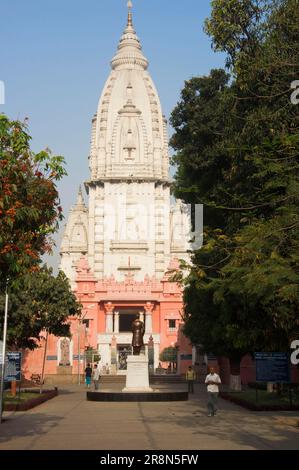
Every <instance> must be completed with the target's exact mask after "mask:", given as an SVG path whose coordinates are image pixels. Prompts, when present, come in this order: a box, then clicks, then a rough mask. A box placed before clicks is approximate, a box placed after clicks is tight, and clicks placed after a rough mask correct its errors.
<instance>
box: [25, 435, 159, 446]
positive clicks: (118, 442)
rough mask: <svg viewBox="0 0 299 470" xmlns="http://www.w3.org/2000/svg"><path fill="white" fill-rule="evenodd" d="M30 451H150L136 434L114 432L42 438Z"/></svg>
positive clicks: (146, 441) (144, 437) (142, 439)
mask: <svg viewBox="0 0 299 470" xmlns="http://www.w3.org/2000/svg"><path fill="white" fill-rule="evenodd" d="M30 449H31V450H53V449H55V450H74V449H76V450H77V449H78V450H118V449H119V450H137V449H147V450H150V449H151V446H150V444H149V441H148V439H147V438H146V436H144V435H143V434H140V433H138V432H134V433H127V434H126V435H122V436H120V435H118V434H117V435H115V432H108V433H103V434H102V435H96V434H94V433H91V434H82V435H80V436H78V435H74V434H67V433H66V434H63V435H60V436H59V440H57V439H52V437H51V436H47V437H43V438H41V439H39V440H38V441H36V443H35V444H34V445H33V446H32V447H30Z"/></svg>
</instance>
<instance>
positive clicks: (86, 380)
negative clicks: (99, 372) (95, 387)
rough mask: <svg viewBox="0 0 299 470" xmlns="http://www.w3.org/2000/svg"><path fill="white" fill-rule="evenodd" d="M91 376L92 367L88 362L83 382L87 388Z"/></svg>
mask: <svg viewBox="0 0 299 470" xmlns="http://www.w3.org/2000/svg"><path fill="white" fill-rule="evenodd" d="M91 376H92V368H91V367H90V364H89V363H88V364H87V367H86V368H85V384H86V387H87V388H90V385H91Z"/></svg>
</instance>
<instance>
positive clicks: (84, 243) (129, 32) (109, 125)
mask: <svg viewBox="0 0 299 470" xmlns="http://www.w3.org/2000/svg"><path fill="white" fill-rule="evenodd" d="M111 68H112V70H111V73H110V75H109V77H108V80H107V82H106V84H105V86H104V89H103V92H102V95H101V97H100V101H99V105H98V110H97V113H96V114H95V115H94V118H93V120H92V132H91V148H90V156H89V168H90V179H89V181H87V182H85V189H86V191H87V194H88V208H87V207H86V206H85V205H84V202H83V196H82V193H81V191H80V192H79V196H78V201H77V204H76V205H75V207H74V208H73V209H72V211H71V213H70V216H69V219H68V222H67V225H66V229H65V233H64V237H63V242H62V245H61V269H62V270H63V271H64V272H65V273H66V275H67V276H68V277H69V279H70V280H71V281H72V285H73V286H74V281H75V268H76V265H77V262H78V259H79V258H80V256H81V255H87V257H88V263H89V266H90V268H91V269H92V271H93V273H94V274H95V276H96V278H97V279H102V278H103V277H105V276H111V275H112V274H113V275H114V277H115V278H116V279H117V280H119V281H121V280H124V278H125V275H126V274H127V273H128V272H129V271H134V275H135V279H136V280H138V281H142V280H143V279H144V277H145V276H146V275H149V276H153V275H154V276H156V278H157V279H161V278H162V277H163V275H164V272H165V270H166V269H167V266H168V264H169V263H170V261H171V259H172V258H173V257H176V258H186V252H187V250H188V247H189V246H188V242H189V237H190V235H189V227H190V222H189V216H188V214H187V211H186V207H184V206H183V205H182V204H181V203H180V202H177V203H176V205H175V206H174V207H171V204H170V179H169V154H168V137H167V122H166V119H165V117H164V116H163V113H162V108H161V104H160V99H159V96H158V93H157V90H156V87H155V85H154V83H153V81H152V78H151V76H150V74H149V72H148V70H147V68H148V61H147V59H146V58H145V56H144V55H143V52H142V48H141V44H140V41H139V39H138V37H137V35H136V32H135V30H134V27H133V22H132V13H131V9H129V15H128V22H127V27H126V28H125V31H124V33H123V35H122V37H121V39H120V42H119V45H118V51H117V54H116V55H115V57H114V58H113V59H112V61H111Z"/></svg>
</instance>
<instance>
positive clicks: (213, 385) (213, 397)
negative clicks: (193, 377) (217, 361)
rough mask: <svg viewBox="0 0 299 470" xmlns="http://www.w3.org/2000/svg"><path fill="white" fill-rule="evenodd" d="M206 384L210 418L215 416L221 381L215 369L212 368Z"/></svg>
mask: <svg viewBox="0 0 299 470" xmlns="http://www.w3.org/2000/svg"><path fill="white" fill-rule="evenodd" d="M205 383H206V384H207V385H208V387H207V389H208V416H215V414H216V412H217V401H218V393H219V384H221V379H220V377H219V375H218V374H216V372H215V369H214V367H210V373H209V374H208V375H207V376H206V380H205Z"/></svg>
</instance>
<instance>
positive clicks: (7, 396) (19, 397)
mask: <svg viewBox="0 0 299 470" xmlns="http://www.w3.org/2000/svg"><path fill="white" fill-rule="evenodd" d="M37 396H38V393H30V392H21V393H20V394H18V393H17V394H16V396H15V397H13V396H12V395H11V393H10V392H5V393H4V403H23V402H25V401H27V400H31V398H36V397H37Z"/></svg>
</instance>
